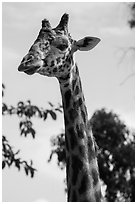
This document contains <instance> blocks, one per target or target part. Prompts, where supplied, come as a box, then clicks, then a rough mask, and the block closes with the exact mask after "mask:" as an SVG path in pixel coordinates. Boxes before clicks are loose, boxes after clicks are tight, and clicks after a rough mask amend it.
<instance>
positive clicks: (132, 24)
mask: <svg viewBox="0 0 137 204" xmlns="http://www.w3.org/2000/svg"><path fill="white" fill-rule="evenodd" d="M128 5H129V8H130V13H131V17H130V20H129V21H128V24H129V26H130V28H131V29H132V28H135V2H131V3H129V4H128Z"/></svg>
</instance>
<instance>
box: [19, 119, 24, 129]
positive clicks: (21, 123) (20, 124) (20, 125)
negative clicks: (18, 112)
mask: <svg viewBox="0 0 137 204" xmlns="http://www.w3.org/2000/svg"><path fill="white" fill-rule="evenodd" d="M23 124H24V122H22V121H21V122H20V123H19V127H20V129H21V127H22V125H23Z"/></svg>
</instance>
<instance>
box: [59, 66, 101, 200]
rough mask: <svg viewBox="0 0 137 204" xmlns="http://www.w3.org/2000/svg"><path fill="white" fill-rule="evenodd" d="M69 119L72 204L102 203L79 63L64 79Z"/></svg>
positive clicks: (66, 121)
mask: <svg viewBox="0 0 137 204" xmlns="http://www.w3.org/2000/svg"><path fill="white" fill-rule="evenodd" d="M59 82H60V89H61V94H62V102H63V109H64V120H65V143H66V164H67V165H66V174H67V188H68V201H73V202H78V201H83V202H84V201H85V202H86V201H89V202H90V201H93V202H94V201H100V197H101V191H100V182H99V175H98V166H97V159H96V154H95V147H94V139H93V136H92V135H91V133H90V130H89V128H88V115H87V109H86V106H85V99H84V95H83V92H82V87H81V80H80V77H79V71H78V68H77V65H76V64H75V65H74V66H73V67H72V68H71V73H70V75H68V76H66V78H60V79H59Z"/></svg>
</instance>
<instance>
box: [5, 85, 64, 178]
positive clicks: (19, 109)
mask: <svg viewBox="0 0 137 204" xmlns="http://www.w3.org/2000/svg"><path fill="white" fill-rule="evenodd" d="M4 91H5V85H4V84H2V96H4ZM48 104H49V106H50V108H49V109H43V108H39V107H38V106H35V105H32V104H31V101H29V100H28V101H27V102H26V103H25V102H23V101H19V102H18V103H17V106H9V105H7V104H6V103H2V115H3V116H6V115H11V116H12V115H17V116H18V118H19V119H20V122H19V130H20V135H21V136H24V137H27V136H28V135H31V136H32V138H33V139H35V136H36V131H35V129H34V128H33V123H32V118H33V117H38V118H40V119H42V120H43V121H45V120H46V119H47V118H48V116H49V115H50V117H51V118H52V119H53V120H56V119H57V112H60V113H62V106H61V105H60V104H58V106H57V107H55V106H54V105H53V104H52V103H51V102H48ZM2 147H3V149H2V152H3V161H2V168H3V169H4V168H5V167H6V166H8V167H10V166H11V165H13V164H14V165H15V167H17V168H18V170H20V168H21V166H23V167H24V170H25V173H26V175H29V173H30V175H31V177H33V176H34V172H35V171H36V169H34V168H33V167H32V165H33V163H32V161H31V162H30V165H29V164H28V162H26V161H25V160H21V158H16V157H17V155H18V154H19V151H20V150H18V151H17V152H16V153H15V152H14V151H13V148H12V147H11V145H10V144H9V142H8V140H7V139H6V137H5V136H3V138H2Z"/></svg>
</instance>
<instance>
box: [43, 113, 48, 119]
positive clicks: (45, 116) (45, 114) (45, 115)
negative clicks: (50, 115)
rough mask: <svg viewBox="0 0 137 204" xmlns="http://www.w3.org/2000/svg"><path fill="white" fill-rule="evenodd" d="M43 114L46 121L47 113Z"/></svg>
mask: <svg viewBox="0 0 137 204" xmlns="http://www.w3.org/2000/svg"><path fill="white" fill-rule="evenodd" d="M43 114H44V120H46V119H47V112H44V113H43Z"/></svg>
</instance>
